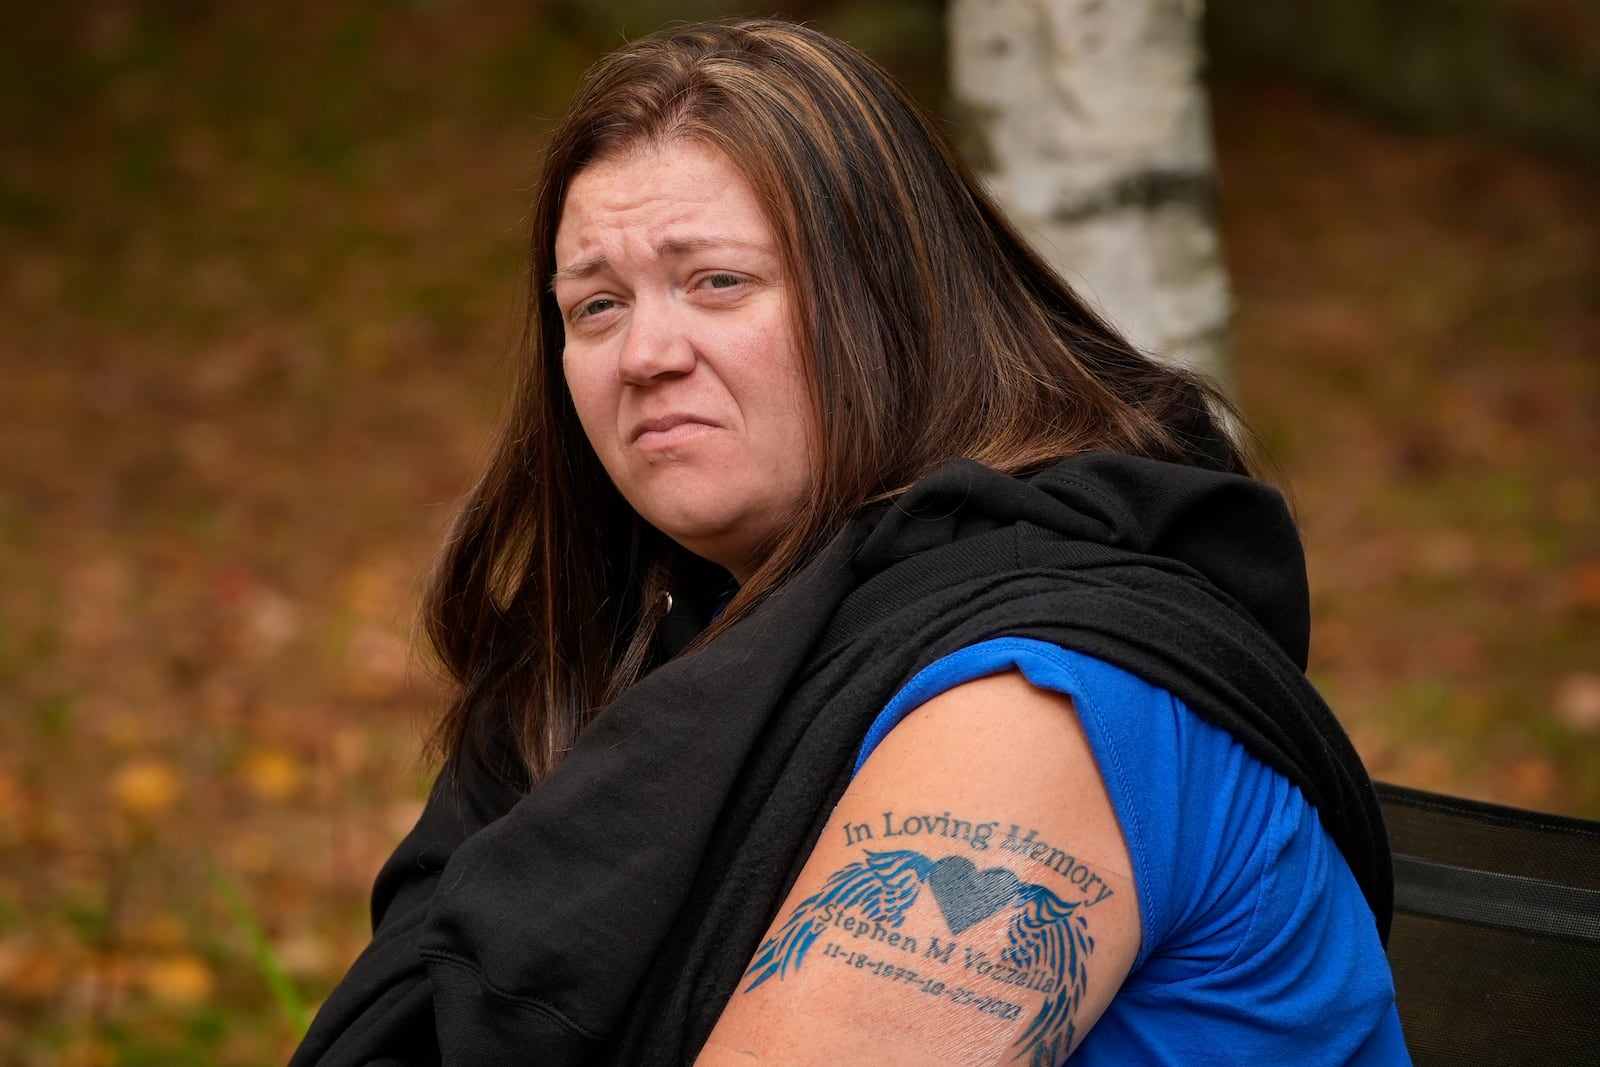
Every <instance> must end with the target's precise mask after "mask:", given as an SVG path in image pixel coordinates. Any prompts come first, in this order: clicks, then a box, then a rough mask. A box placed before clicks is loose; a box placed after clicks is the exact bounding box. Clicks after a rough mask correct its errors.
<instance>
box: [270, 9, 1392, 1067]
mask: <svg viewBox="0 0 1600 1067" xmlns="http://www.w3.org/2000/svg"><path fill="white" fill-rule="evenodd" d="M531 257H532V272H531V277H532V291H531V294H530V298H529V304H528V331H527V336H528V341H527V345H526V347H527V360H526V365H525V367H524V374H523V379H522V381H521V382H520V383H519V385H518V387H517V396H516V408H515V411H514V412H513V414H512V416H511V422H510V425H509V426H508V428H507V431H506V432H505V434H504V435H503V437H502V440H501V443H500V445H499V448H498V451H497V453H496V455H495V457H494V459H493V460H492V462H491V465H490V468H489V470H488V472H487V474H486V475H485V476H484V478H483V480H482V482H481V483H480V484H479V486H478V487H477V489H476V490H475V492H474V494H473V497H472V499H471V500H470V501H469V502H468V504H467V507H466V508H465V510H464V511H463V513H462V516H461V519H460V521H459V523H458V525H457V528H456V531H455V534H454V536H453V539H452V541H451V544H450V547H449V549H448V551H447V554H446V556H445V559H444V562H443V565H442V567H441V570H440V572H439V575H438V577H437V579H436V583H435V586H434V589H433V591H432V595H431V600H430V610H431V615H430V633H431V636H432V638H433V640H434V643H435V645H436V646H437V648H438V650H439V652H440V653H441V655H442V657H443V660H444V662H445V664H446V665H447V667H448V668H449V669H450V671H451V672H452V673H453V675H454V676H455V678H456V679H457V680H458V681H459V683H460V688H459V694H458V696H457V699H456V701H455V704H454V706H453V707H452V708H451V710H450V711H449V713H448V715H447V716H446V718H445V720H444V722H443V725H442V726H441V729H440V733H439V738H440V742H441V745H442V747H443V750H444V753H445V754H446V755H447V757H448V764H447V770H446V773H444V774H443V775H441V777H440V780H439V783H438V785H437V786H436V788H435V790H434V794H433V797H432V799H431V801H430V803H429V805H428V808H427V810H426V811H425V812H424V814H423V816H422V818H421V821H420V822H419V824H418V826H417V828H416V829H415V830H414V831H413V832H412V833H411V835H410V836H409V837H408V838H407V839H406V840H405V842H403V843H402V844H401V846H400V848H399V850H398V851H397V852H396V854H395V856H394V857H393V858H391V860H390V861H389V863H388V864H387V865H386V866H385V868H384V870H383V872H382V873H381V874H380V876H379V879H378V883H377V886H376V888H375V891H374V898H373V909H374V919H375V934H374V939H373V943H372V945H371V946H370V947H369V948H368V950H367V951H366V952H365V953H364V954H363V956H362V957H361V958H360V959H359V960H358V961H357V962H356V964H355V966H354V967H353V968H352V970H351V973H350V975H349V976H348V977H347V978H346V980H345V981H344V983H343V984H342V985H341V986H340V987H339V988H338V989H337V990H335V992H334V994H333V996H332V997H330V999H329V1001H328V1002H327V1004H326V1005H325V1006H324V1008H323V1009H322V1012H321V1013H320V1015H319V1017H318V1020H317V1022H316V1024H315V1025H314V1026H313V1028H312V1031H311V1033H310V1034H309V1035H308V1036H307V1038H306V1042H305V1044H304V1045H303V1046H302V1048H301V1050H300V1052H299V1054H298V1055H297V1058H296V1061H295V1062H296V1063H304V1064H310V1063H325V1064H343V1063H374V1062H389V1063H395V1062H398V1063H436V1062H440V1061H441V1060H442V1061H444V1062H447V1063H463V1064H485V1063H538V1064H546V1063H574V1064H576V1063H627V1064H633V1063H686V1062H699V1063H702V1064H708V1065H710V1064H720V1063H734V1062H739V1063H743V1062H747V1061H748V1060H749V1059H751V1058H757V1059H762V1060H765V1061H767V1062H777V1063H784V1064H807V1063H818V1064H820V1063H840V1062H846V1063H848V1062H857V1061H862V1062H866V1061H869V1060H870V1061H876V1062H886V1063H894V1064H912V1063H924V1062H927V1063H932V1062H962V1063H1002V1062H1028V1063H1034V1064H1047V1063H1057V1062H1060V1061H1062V1060H1064V1059H1065V1058H1066V1057H1067V1056H1068V1055H1069V1054H1072V1055H1074V1056H1075V1058H1076V1059H1077V1060H1080V1061H1083V1062H1090V1063H1128V1062H1152V1063H1200V1062H1222V1061H1226V1062H1255V1061H1257V1060H1265V1059H1267V1058H1268V1057H1269V1056H1270V1057H1276V1058H1277V1059H1279V1060H1281V1061H1283V1062H1293V1063H1297V1064H1300V1063H1334V1062H1338V1063H1344V1062H1360V1063H1390V1062H1405V1061H1406V1059H1405V1051H1404V1046H1403V1044H1402V1042H1401V1040H1400V1035H1399V1028H1398V1023H1397V1021H1396V1018H1395V1013H1394V1007H1393V989H1392V983H1391V982H1390V979H1389V975H1388V972H1387V967H1386V965H1385V963H1384V959H1383V954H1382V947H1381V940H1380V939H1381V935H1382V933H1383V932H1384V930H1385V929H1386V927H1387V922H1388V908H1389V868H1388V855H1387V850H1386V845H1385V842H1384V837H1383V829H1382V825H1381V822H1380V820H1379V816H1378V814H1377V809H1376V805H1375V802H1374V800H1373V797H1372V793H1371V788H1370V784H1369V783H1368V781H1367V779H1366V777H1365V774H1364V772H1363V771H1362V768H1361V765H1360V763H1359V761H1358V760H1357V759H1356V757H1355V754H1354V752H1353V751H1352V750H1351V748H1350V745H1349V743H1348V741H1347V740H1346V739H1345V737H1344V735H1343V734H1342V733H1341V732H1340V730H1339V728H1338V726H1337V724H1336V723H1335V721H1334V720H1333V718H1332V716H1331V714H1330V713H1329V712H1328V710H1327V708H1326V707H1325V706H1324V705H1323V704H1322V702H1321V701H1320V700H1319V699H1318V698H1317V696H1316V694H1315V693H1314V691H1312V690H1311V689H1310V687H1309V686H1308V684H1307V683H1306V681H1305V678H1304V675H1303V673H1302V672H1303V666H1304V657H1305V651H1306V650H1305V643H1306V638H1307V631H1306V625H1307V620H1306V609H1307V604H1306V592H1305V585H1304V570H1303V564H1302V561H1301V557H1300V550H1299V544H1298V540H1297V537H1296V535H1295V532H1294V529H1293V525H1292V523H1291V522H1290V520H1289V518H1288V517H1287V514H1286V512H1285V510H1284V508H1283V506H1282V503H1281V501H1280V500H1279V498H1278V497H1277V496H1276V494H1274V493H1273V492H1271V491H1270V490H1269V489H1267V488H1265V487H1264V486H1262V485H1261V484H1259V483H1257V482H1255V481H1253V480H1251V479H1250V478H1249V477H1248V466H1247V463H1246V460H1245V458H1244V457H1243V456H1242V455H1241V453H1240V451H1239V449H1238V448H1236V447H1235V445H1234V444H1233V443H1232V442H1231V440H1230V439H1229V437H1228V435H1227V433H1226V432H1225V430H1224V428H1223V427H1222V426H1221V425H1220V424H1219V421H1218V420H1217V419H1216V418H1215V417H1214V415H1213V412H1214V411H1216V410H1218V409H1219V405H1220V401H1219V400H1218V399H1217V398H1216V397H1215V396H1214V395H1213V394H1212V393H1211V392H1210V391H1209V390H1208V389H1207V388H1206V387H1205V386H1204V385H1203V384H1201V383H1200V382H1198V381H1196V380H1195V379H1193V378H1191V377H1189V376H1187V375H1184V374H1182V373H1180V372H1178V371H1175V370H1172V369H1169V368H1166V367H1162V366H1160V365H1158V364H1156V363H1154V362H1152V361H1150V360H1148V359H1146V358H1145V357H1143V356H1142V355H1140V354H1139V353H1138V352H1136V351H1135V350H1133V349H1132V348H1131V347H1130V346H1129V345H1128V344H1127V343H1126V341H1124V340H1123V339H1122V338H1121V337H1119V336H1118V335H1117V334H1116V333H1115V332H1114V331H1113V330H1111V329H1110V328H1109V327H1107V326H1106V324H1105V323H1103V322H1102V321H1100V320H1099V319H1098V318H1097V317H1096V316H1095V315H1094V314H1093V313H1092V312H1091V311H1089V310H1088V309H1087V308H1086V307H1085V306H1084V305H1083V304H1082V303H1081V302H1080V301H1079V300H1078V299H1077V298H1076V297H1075V296H1074V295H1073V294H1072V293H1071V292H1070V291H1069V290H1068V289H1067V287H1066V286H1065V285H1064V284H1063V283H1062V282H1061V281H1060V280H1059V279H1058V278H1056V277H1055V276H1054V275H1053V274H1052V273H1051V272H1050V271H1049V270H1048V269H1047V268H1046V267H1045V266H1043V265H1042V264H1041V263H1040V261H1039V260H1038V259H1037V258H1036V257H1035V256H1034V255H1033V254H1032V253H1031V252H1030V251H1029V250H1028V248H1027V246H1026V245H1025V244H1024V243H1023V241H1021V240H1020V239H1019V238H1018V237H1017V235H1016V234H1015V233H1014V232H1013V231H1012V230H1011V229H1010V228H1009V226H1008V225H1007V224H1006V223H1005V221H1004V220H1003V219H1002V218H1001V216H1000V214H999V213H998V212H997V210H996V209H995V208H994V206H993V205H992V204H991V203H990V202H989V201H988V200H987V199H986V197H985V196H984V195H983V193H982V192H981V191H980V190H979V188H978V186H977V185H976V183H975V182H974V181H973V180H972V178H971V177H970V176H969V175H968V174H967V173H966V171H965V170H964V169H963V168H962V166H961V164H960V163H959V162H958V161H957V160H956V159H955V157H954V156H953V155H952V154H951V153H950V152H949V150H948V149H947V148H946V147H945V146H944V145H943V143H942V141H941V140H940V139H939V137H938V136H937V135H936V134H935V133H934V131H933V129H932V127H931V124H930V123H929V121H928V120H927V119H926V118H925V117H924V116H923V115H922V114H921V113H920V112H919V111H918V110H917V109H916V107H915V106H914V105H912V104H911V103H910V102H909V101H908V100H907V99H906V98H905V97H904V96H903V95H902V94H901V93H900V92H899V91H898V90H897V89H896V88H895V86H894V85H893V83H892V81H891V80H890V79H889V78H888V77H887V76H885V75H884V74H883V73H882V72H881V71H880V70H879V69H878V68H876V67H875V66H874V65H873V64H872V63H871V62H870V61H868V60H867V59H865V58H864V57H863V56H861V55H860V54H859V53H857V52H855V51H854V50H852V49H850V48H849V47H847V46H845V45H843V44H841V43H839V42H837V41H834V40H832V39H830V38H828V37H826V36H824V35H822V34H819V33H817V32H814V31H811V30H808V29H805V28H802V27H798V26H794V25H790V24H787V23H782V22H767V21H743V22H735V23H728V24H708V25H697V26H689V27H686V28H681V29H674V30H670V31H667V32H664V33H662V34H659V35H656V36H654V37H651V38H647V39H644V40H641V41H638V42H635V43H633V44H631V45H629V46H627V47H625V48H623V49H622V50H620V51H619V52H617V53H615V54H614V55H612V56H609V57H607V58H605V59H603V60H602V61H601V62H600V63H599V64H597V65H596V66H595V68H594V69H593V70H591V71H590V72H589V74H588V76H587V77H586V78H585V80H584V82H583V83H582V85H581V86H580V87H579V90H578V92H577V95H576V97H575V98H574V100H573V102H572V104H571V106H570V108H569V110H568V112H567V115H566V116H565V118H563V119H562V120H561V122H560V123H559V124H558V126H557V128H556V130H555V133H554V135H553V138H552V141H551V145H550V149H549V155H548V160H547V164H546V170H545V175H544V179H543V183H542V186H541V188H540V191H539V194H538V200H537V203H536V206H535V211H534V221H533V234H532V248H531Z"/></svg>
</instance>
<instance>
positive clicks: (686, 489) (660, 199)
mask: <svg viewBox="0 0 1600 1067" xmlns="http://www.w3.org/2000/svg"><path fill="white" fill-rule="evenodd" d="M555 251H556V265H557V273H556V277H555V280H554V289H555V295H556V300H557V302H558V304H559V305H560V307H561V312H562V318H563V324H564V327H565V330H566V343H565V347H564V350H563V353H562V365H563V369H564V371H565V375H566V383H567V388H568V390H569V391H570V393H571V395H572V401H573V405H574V407H575V408H576V410H577V413H578V417H579V419H580V421H581V422H582V423H583V428H584V433H585V434H586V435H587V437H588V439H589V443H590V444H591V446H593V448H594V450H595V453H596V454H597V455H598V456H599V459H600V462H601V463H602V464H603V465H604V467H605V469H606V472H607V473H608V474H609V475H610V476H611V479H612V481H613V482H614V483H615V484H616V486H617V488H618V489H619V490H620V491H621V492H622V494H623V496H624V497H625V498H626V499H627V501H628V503H629V504H631V505H632V506H633V508H634V510H635V511H637V512H638V513H639V514H640V516H642V517H643V518H644V519H645V521H647V522H649V523H651V524H652V525H653V526H655V527H656V528H657V529H659V530H661V531H662V532H663V533H665V534H667V535H668V536H669V537H671V538H672V539H673V540H675V541H677V542H678V543H679V544H681V545H683V546H684V547H685V548H687V549H689V550H690V551H691V552H694V553H696V554H698V555H700V556H703V557H705V558H707V559H710V560H712V561H713V562H716V563H719V564H721V565H722V566H724V567H727V568H728V569H729V570H730V571H732V572H733V574H734V576H735V577H737V578H740V579H743V578H744V577H746V576H747V575H748V574H749V573H750V571H751V570H753V568H754V567H755V566H756V565H757V564H758V563H759V559H758V558H757V556H758V554H759V551H760V548H761V546H762V545H763V544H764V543H765V542H767V541H768V540H769V539H770V538H771V537H772V536H773V535H774V534H775V533H777V532H778V531H779V530H781V529H782V528H783V526H784V524H785V523H786V522H787V521H788V520H789V518H790V517H791V516H792V515H793V513H794V511H795V508H796V507H797V505H798V504H799V503H800V502H801V501H802V500H803V499H804V498H805V494H806V493H807V492H808V491H809V489H810V486H811V483H812V478H813V473H814V470H815V467H816V444H815V437H816V434H815V430H814V425H813V423H814V420H813V417H812V413H811V402H810V399H809V390H808V388H807V385H806V382H805V378H804V374H803V371H802V368H801V365H800V360H799V356H798V353H797V350H796V345H795V341H794V337H793V330H792V324H791V319H790V299H791V298H790V294H789V292H788V290H787V288H786V287H785V286H786V279H785V278H784V276H783V270H782V264H781V262H780V260H779V258H778V254H777V248H776V241H775V239H774V237H773V233H772V228H771V226H770V225H769V224H768V222H767V220H766V217H765V216H764V214H763V213H762V210H761V207H760V204H759V202H758V201H757V200H756V197H755V194H754V192H753V191H752V190H751V189H750V186H749V184H748V183H747V182H746V181H745V180H744V178H743V177H742V176H741V175H740V174H739V172H738V170H737V169H736V168H735V167H734V165H733V163H732V162H731V161H730V160H729V159H728V158H727V156H725V155H724V154H723V153H722V152H720V151H718V150H717V149H714V148H711V147H710V146H707V145H705V144H702V143H700V142H697V141H688V140H680V141H674V142H671V143H669V144H667V145H664V146H650V147H646V148H640V149H635V150H627V151H624V152H621V153H619V154H617V155H614V156H609V157H605V158H602V159H600V160H598V161H597V162H595V163H593V164H591V165H590V166H588V167H586V168H585V169H584V170H582V171H580V172H579V173H578V175H577V177H576V178H574V179H573V181H572V185H571V188H570V191H569V192H568V194H567V199H566V203H565V206H564V207H563V210H562V214H561V223H560V226H559V228H558V229H557V231H556V241H555Z"/></svg>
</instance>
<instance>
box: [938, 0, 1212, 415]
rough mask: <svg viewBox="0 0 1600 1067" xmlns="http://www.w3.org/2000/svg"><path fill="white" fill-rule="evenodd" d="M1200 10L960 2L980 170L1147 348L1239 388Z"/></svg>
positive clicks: (1112, 1)
mask: <svg viewBox="0 0 1600 1067" xmlns="http://www.w3.org/2000/svg"><path fill="white" fill-rule="evenodd" d="M1201 10H1202V0H951V6H950V49H951V90H952V92H953V93H954V95H955V97H956V103H957V106H958V107H959V108H960V109H961V115H962V118H963V122H964V124H965V126H966V129H965V130H964V133H965V134H966V135H967V138H968V156H969V159H968V161H969V163H971V165H972V166H973V167H974V168H975V169H976V170H977V171H978V173H979V175H980V176H981V177H982V178H983V179H984V181H985V182H986V183H987V184H988V186H989V188H990V191H991V192H992V193H993V194H994V195H995V196H996V198H997V199H998V200H999V201H1000V203H1001V205H1002V206H1003V207H1004V208H1005V210H1006V211H1007V212H1008V213H1009V214H1010V215H1011V217H1012V219H1013V221H1014V222H1015V223H1016V224H1017V225H1018V227H1019V228H1020V229H1021V230H1022V232H1023V233H1024V234H1025V235H1027V236H1028V237H1029V238H1030V239H1031V240H1033V241H1034V243H1035V247H1037V248H1038V249H1039V250H1040V251H1041V252H1042V253H1043V255H1044V256H1045V258H1046V259H1047V260H1049V261H1050V263H1051V264H1052V265H1053V266H1054V267H1055V268H1056V270H1057V271H1059V272H1060V273H1061V275H1062V277H1064V278H1066V279H1067V281H1068V282H1069V283H1070V284H1071V285H1072V286H1073V287H1074V288H1075V289H1077V290H1078V291H1079V293H1080V294H1081V295H1082V296H1084V297H1085V298H1086V299H1088V300H1090V301H1091V302H1093V303H1095V304H1097V305H1098V306H1099V307H1100V309H1101V310H1102V311H1103V312H1104V313H1105V314H1106V316H1107V317H1108V318H1110V320H1111V321H1112V322H1113V323H1114V324H1115V325H1117V326H1119V327H1120V328H1121V329H1122V330H1123V332H1124V333H1125V334H1126V335H1127V336H1128V338H1129V339H1130V340H1132V341H1133V342H1134V343H1135V344H1137V345H1139V346H1140V347H1141V348H1143V349H1145V350H1146V351H1149V352H1151V353H1152V354H1154V355H1156V356H1159V357H1161V358H1164V359H1168V360H1170V361H1172V362H1175V363H1178V364H1181V365H1183V366H1186V367H1190V368H1192V369H1195V370H1198V371H1200V372H1201V373H1203V374H1206V375H1208V376H1209V377H1211V378H1212V379H1213V380H1215V381H1217V382H1218V384H1220V385H1222V386H1223V387H1224V388H1230V367H1229V364H1228V358H1227V349H1226V332H1227V323H1228V314H1229V310H1230V301H1229V297H1228V282H1227V273H1226V270H1225V267H1224V264H1223V261H1222V254H1221V248H1220V245H1219V242H1218V237H1217V230H1216V219H1215V209H1214V199H1215V197H1214V192H1215V181H1214V177H1213V173H1214V171H1213V160H1212V152H1211V130H1210V123H1209V120H1208V114H1207V109H1206V97H1205V93H1204V90H1203V87H1202V85H1201V82H1200V72H1201V71H1200V68H1201V46H1200V26H1199V22H1200V15H1201Z"/></svg>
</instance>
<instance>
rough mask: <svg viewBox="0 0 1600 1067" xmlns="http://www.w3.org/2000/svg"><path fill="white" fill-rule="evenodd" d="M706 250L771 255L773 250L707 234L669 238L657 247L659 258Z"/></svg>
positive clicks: (752, 242)
mask: <svg viewBox="0 0 1600 1067" xmlns="http://www.w3.org/2000/svg"><path fill="white" fill-rule="evenodd" d="M706 248H749V249H753V250H754V251H757V252H766V253H768V254H769V255H770V254H771V253H772V249H771V248H770V247H768V246H767V245H764V244H760V243H758V242H756V241H745V240H742V239H740V238H738V237H725V236H722V235H720V234H706V235H704V236H695V237H669V238H667V239H666V240H664V241H662V242H661V243H660V244H658V245H656V255H658V256H663V257H665V256H681V255H683V254H685V253H687V252H698V251H700V250H702V249H706Z"/></svg>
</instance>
